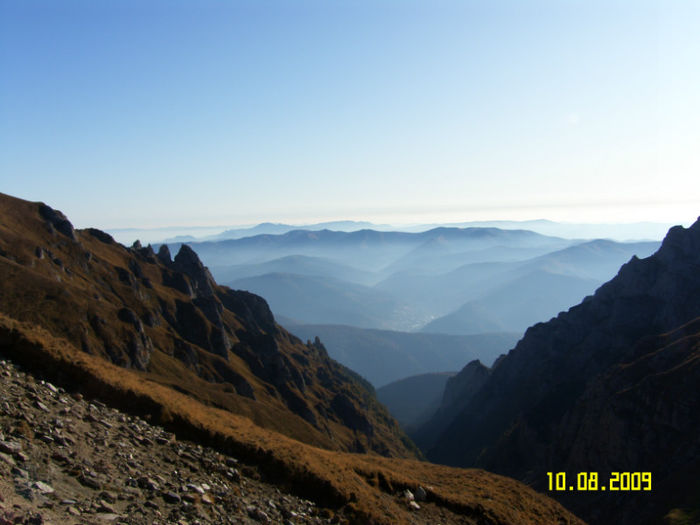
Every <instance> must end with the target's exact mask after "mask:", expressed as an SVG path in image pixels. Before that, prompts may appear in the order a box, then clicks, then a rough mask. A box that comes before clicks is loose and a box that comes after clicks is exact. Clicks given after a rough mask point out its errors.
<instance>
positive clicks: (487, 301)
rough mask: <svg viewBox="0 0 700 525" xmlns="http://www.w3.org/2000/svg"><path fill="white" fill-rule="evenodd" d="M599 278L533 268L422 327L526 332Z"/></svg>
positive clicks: (577, 298)
mask: <svg viewBox="0 0 700 525" xmlns="http://www.w3.org/2000/svg"><path fill="white" fill-rule="evenodd" d="M598 284H599V282H598V281H594V280H592V279H582V278H580V277H573V276H570V275H562V274H559V273H553V272H551V271H546V270H539V269H537V270H533V271H531V272H529V273H527V274H525V275H523V276H521V277H517V278H514V279H512V280H510V281H508V282H507V283H506V284H503V285H502V286H501V287H499V288H496V289H495V290H492V291H490V292H489V293H487V294H485V295H483V296H481V297H479V298H478V299H475V300H473V301H470V302H468V303H466V304H464V305H462V306H461V307H460V308H458V309H457V310H456V311H454V312H452V313H451V314H448V315H445V316H443V317H439V318H438V319H434V320H433V321H431V322H429V323H428V324H427V325H425V326H424V327H423V328H421V331H423V332H439V333H444V334H474V333H481V332H485V331H488V332H505V331H507V332H523V331H525V329H526V328H527V327H528V326H530V325H532V324H534V323H536V322H538V321H541V320H543V319H549V318H551V317H552V316H555V315H556V314H558V313H559V312H561V311H563V310H566V309H568V308H569V306H571V305H572V304H577V303H578V302H579V301H580V300H581V299H583V298H584V297H585V296H586V295H589V294H591V293H593V291H595V289H596V288H597V286H598Z"/></svg>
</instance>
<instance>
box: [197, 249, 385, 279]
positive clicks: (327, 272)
mask: <svg viewBox="0 0 700 525" xmlns="http://www.w3.org/2000/svg"><path fill="white" fill-rule="evenodd" d="M209 269H210V270H211V272H212V274H213V275H214V277H215V278H216V280H217V281H218V282H220V283H227V282H232V281H235V280H236V279H244V278H246V277H254V276H257V275H265V274H269V273H287V274H289V273H291V274H296V275H306V276H316V277H326V278H330V279H338V280H342V281H349V282H351V283H356V284H365V285H367V284H370V283H372V281H374V280H375V276H374V274H372V273H370V272H363V271H361V270H356V269H355V268H352V267H351V266H347V265H345V264H341V263H338V262H335V261H331V260H329V259H325V258H322V257H308V256H306V255H287V256H285V257H280V258H279V259H273V260H271V261H267V262H264V263H260V264H241V265H227V266H220V267H210V268H209Z"/></svg>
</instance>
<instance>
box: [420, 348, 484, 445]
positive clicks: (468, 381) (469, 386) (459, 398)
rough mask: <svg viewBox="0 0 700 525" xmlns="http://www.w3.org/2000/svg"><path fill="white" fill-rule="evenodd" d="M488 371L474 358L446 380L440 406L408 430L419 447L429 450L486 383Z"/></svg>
mask: <svg viewBox="0 0 700 525" xmlns="http://www.w3.org/2000/svg"><path fill="white" fill-rule="evenodd" d="M490 373H491V370H490V369H489V368H488V367H487V366H484V365H483V364H482V363H481V361H479V360H478V359H475V360H474V361H470V362H469V363H468V364H467V365H466V366H465V367H464V368H463V369H462V370H460V372H459V373H458V374H456V375H454V376H452V377H450V378H449V379H448V380H447V383H446V384H445V390H444V392H443V394H442V402H441V403H440V406H439V407H438V408H437V410H436V411H435V413H434V414H433V415H432V417H431V418H430V419H429V420H428V421H426V422H424V423H423V424H422V425H421V426H420V427H419V428H417V429H415V430H413V431H412V432H410V435H411V437H412V438H413V440H414V441H415V442H416V444H417V445H418V446H419V447H420V448H421V449H423V450H430V449H431V448H432V447H434V446H435V443H436V441H437V439H438V438H439V437H440V436H441V435H442V433H443V432H444V431H445V429H446V428H447V427H448V426H449V425H450V424H451V423H452V421H454V419H455V418H456V417H457V415H459V413H460V412H461V411H462V410H463V409H464V407H466V406H467V404H468V403H469V401H470V400H471V399H472V397H473V396H474V395H475V394H476V393H477V392H478V391H479V389H480V388H481V387H482V386H483V385H484V383H486V380H487V379H488V377H489V375H490Z"/></svg>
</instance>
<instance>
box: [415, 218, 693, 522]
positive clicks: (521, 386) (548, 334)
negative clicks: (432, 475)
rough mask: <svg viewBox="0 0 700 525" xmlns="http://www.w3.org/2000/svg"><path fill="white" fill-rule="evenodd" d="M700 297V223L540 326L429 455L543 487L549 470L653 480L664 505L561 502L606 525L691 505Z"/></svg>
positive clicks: (630, 498) (588, 498)
mask: <svg viewBox="0 0 700 525" xmlns="http://www.w3.org/2000/svg"><path fill="white" fill-rule="evenodd" d="M699 298H700V221H698V222H696V223H695V224H694V225H693V226H691V227H690V228H688V229H684V228H682V227H674V228H672V229H671V230H670V231H669V232H668V235H667V236H666V238H665V240H664V242H663V244H662V246H661V247H660V249H659V250H658V252H656V253H655V254H654V255H652V256H650V257H648V258H646V259H642V260H640V259H637V258H636V257H633V258H632V260H630V261H629V262H628V263H627V264H625V265H624V266H623V267H622V268H621V269H620V271H619V273H618V275H617V276H616V277H615V278H614V279H612V280H611V281H610V282H608V283H606V284H605V285H603V286H601V287H600V288H599V289H598V290H597V291H596V293H595V295H594V296H592V297H588V298H586V299H585V300H584V301H583V302H582V303H581V304H580V305H578V306H575V307H573V308H571V309H570V310H569V311H568V312H564V313H562V314H560V315H559V316H558V317H557V318H555V319H552V320H551V321H550V322H548V323H540V324H538V325H535V326H533V327H531V328H529V329H528V331H527V332H526V334H525V336H524V338H523V339H522V340H521V341H520V342H519V343H518V344H517V346H516V347H515V348H514V349H513V350H512V351H511V352H510V353H509V354H508V355H507V356H506V357H505V358H503V359H502V360H500V361H499V362H498V363H496V365H495V366H494V368H493V370H491V371H490V374H489V377H488V379H487V380H486V381H485V382H484V384H483V385H482V386H481V387H480V388H478V389H476V390H475V391H473V392H470V393H469V392H468V393H466V394H465V395H464V396H463V400H462V401H463V403H464V409H463V410H462V411H461V412H460V413H459V415H458V416H456V417H455V418H454V420H453V421H452V422H451V424H450V425H449V426H448V428H447V429H446V430H445V431H444V432H443V433H442V434H441V436H440V437H439V438H438V439H437V440H436V442H435V444H434V446H433V447H432V448H431V449H430V450H429V451H428V456H429V457H430V458H431V459H433V460H436V461H439V462H444V463H448V464H454V465H463V466H464V465H470V466H471V465H478V466H481V467H484V468H487V469H492V470H495V471H496V472H501V473H505V474H508V475H512V476H514V477H516V478H518V479H522V480H525V481H527V482H528V483H532V484H534V485H535V486H538V487H544V486H545V484H546V479H547V478H546V472H547V471H569V472H578V471H597V472H601V473H607V472H610V471H616V470H618V471H619V470H622V471H651V472H653V474H654V486H655V489H654V497H650V496H649V495H648V494H643V495H641V494H639V493H637V494H634V493H628V494H623V495H622V494H620V495H617V496H611V495H609V494H607V495H605V497H604V496H603V495H601V494H594V495H591V494H589V495H583V496H582V495H581V494H577V495H574V494H566V493H565V494H561V495H560V496H561V499H562V500H564V501H566V502H567V504H569V505H571V506H572V508H573V509H575V510H578V511H580V512H581V513H582V515H583V516H584V517H588V518H591V519H592V520H594V521H597V520H599V521H598V522H600V523H610V522H611V521H608V520H610V519H613V520H614V521H615V522H617V523H640V520H641V519H643V518H644V519H652V520H653V519H658V518H659V516H661V515H663V514H664V512H666V511H668V510H669V509H670V508H671V507H673V506H674V505H683V504H684V503H685V500H686V499H687V498H688V497H689V495H690V494H692V493H693V490H696V489H697V482H695V481H693V482H692V483H686V484H683V483H680V482H679V481H678V480H679V479H693V478H692V477H690V478H689V476H691V473H692V474H695V478H694V479H695V480H696V479H699V478H698V476H697V475H696V474H697V473H699V472H700V470H699V469H698V463H697V454H695V452H696V451H697V435H698V433H697V428H698V422H699V420H700V416H698V414H699V413H698V412H697V410H695V411H693V410H690V409H689V408H688V407H689V404H690V405H692V404H693V403H695V406H696V407H697V399H698V398H697V395H698V394H697V384H698V383H697V366H696V359H697V344H696V341H697V339H696V337H697V335H696V334H697V333H698V331H697V330H696V328H697V322H696V321H694V320H695V319H697V318H698V317H700V299H699ZM688 323H690V324H688ZM689 442H690V443H689ZM693 454H695V455H693ZM679 483H680V484H679ZM671 487H674V488H673V489H672V488H671ZM553 495H555V496H556V494H553ZM593 502H596V505H592V503H593Z"/></svg>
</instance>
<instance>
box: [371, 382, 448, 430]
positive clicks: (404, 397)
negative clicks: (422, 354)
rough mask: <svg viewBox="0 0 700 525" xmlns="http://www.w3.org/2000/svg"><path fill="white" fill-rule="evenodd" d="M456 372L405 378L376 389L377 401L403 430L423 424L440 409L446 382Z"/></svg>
mask: <svg viewBox="0 0 700 525" xmlns="http://www.w3.org/2000/svg"><path fill="white" fill-rule="evenodd" d="M454 375H455V372H434V373H431V374H421V375H417V376H411V377H407V378H405V379H400V380H398V381H394V382H393V383H389V384H388V385H384V386H383V387H381V388H378V389H377V399H379V401H381V402H382V403H383V404H384V406H386V407H387V408H388V409H389V412H391V415H392V416H394V417H395V418H396V420H397V421H398V422H399V423H400V424H401V426H402V427H403V428H405V429H408V428H411V427H415V426H417V425H420V424H422V423H425V422H426V421H427V420H428V419H429V418H430V417H431V416H432V415H433V414H434V413H435V411H436V410H437V409H438V408H439V406H440V402H441V401H442V396H443V394H444V392H445V385H446V384H447V381H448V380H449V379H450V378H451V377H452V376H454Z"/></svg>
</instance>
